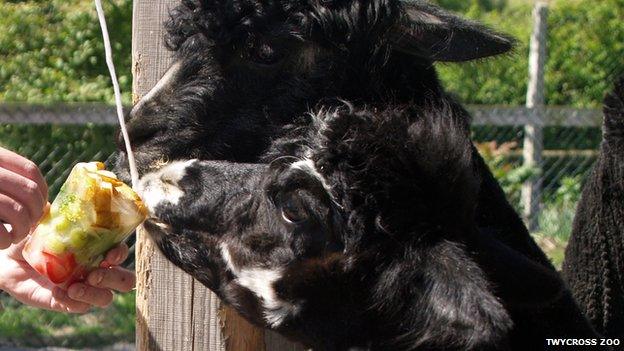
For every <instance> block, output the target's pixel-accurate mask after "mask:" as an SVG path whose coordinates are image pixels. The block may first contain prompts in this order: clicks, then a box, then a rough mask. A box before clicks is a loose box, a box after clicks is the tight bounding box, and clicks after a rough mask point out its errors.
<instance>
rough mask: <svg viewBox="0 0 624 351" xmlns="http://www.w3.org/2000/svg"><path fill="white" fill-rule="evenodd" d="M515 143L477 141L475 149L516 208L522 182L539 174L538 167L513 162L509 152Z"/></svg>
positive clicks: (518, 203) (514, 146)
mask: <svg viewBox="0 0 624 351" xmlns="http://www.w3.org/2000/svg"><path fill="white" fill-rule="evenodd" d="M515 148H516V144H515V143H512V142H509V143H503V144H500V145H499V144H498V143H497V142H495V141H493V142H488V143H479V144H477V149H478V150H479V153H480V154H481V156H482V157H483V159H484V160H485V163H486V164H487V165H488V167H489V168H490V170H491V171H492V174H493V175H494V178H496V180H498V182H499V183H500V185H501V187H502V188H503V191H504V192H505V194H506V195H507V198H508V199H509V201H510V202H511V203H512V204H514V205H515V206H516V207H517V208H518V207H519V205H520V191H521V189H522V183H524V182H525V181H527V180H529V179H531V178H532V177H536V176H538V175H539V174H540V172H539V169H537V168H534V167H529V166H525V165H518V164H517V162H514V160H513V157H512V156H511V152H512V151H513V150H514V149H515Z"/></svg>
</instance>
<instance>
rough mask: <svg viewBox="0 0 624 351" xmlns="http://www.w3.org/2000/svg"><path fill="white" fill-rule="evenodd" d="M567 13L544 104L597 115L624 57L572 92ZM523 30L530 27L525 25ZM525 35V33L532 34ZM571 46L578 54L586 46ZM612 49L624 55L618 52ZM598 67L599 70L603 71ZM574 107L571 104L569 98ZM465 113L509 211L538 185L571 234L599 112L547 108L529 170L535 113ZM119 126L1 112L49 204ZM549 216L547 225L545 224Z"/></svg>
mask: <svg viewBox="0 0 624 351" xmlns="http://www.w3.org/2000/svg"><path fill="white" fill-rule="evenodd" d="M566 11H568V12H569V11H571V10H570V9H567V10H566ZM614 11H615V10H614ZM618 11H621V9H620V10H618ZM568 12H566V14H562V13H555V15H554V16H553V15H552V10H551V17H549V23H548V28H549V29H548V30H549V32H548V35H545V36H544V38H546V39H544V40H547V41H548V42H547V44H548V45H547V46H548V51H549V53H550V54H549V58H548V61H546V62H547V64H546V66H545V71H544V75H545V76H547V78H548V77H550V79H547V81H546V94H545V95H546V96H545V101H546V103H548V102H552V101H555V102H556V101H562V100H564V97H560V95H562V96H563V95H565V96H568V97H569V96H572V97H574V96H578V97H579V98H578V100H579V101H581V100H582V101H583V102H582V103H581V105H583V106H589V105H591V106H596V107H598V106H600V101H597V100H598V99H593V100H592V101H591V103H587V101H586V100H583V99H582V97H585V93H584V92H588V91H589V90H591V89H593V90H596V89H600V90H601V91H602V93H601V94H603V93H605V92H607V91H608V90H609V87H610V86H611V84H612V82H613V79H614V78H615V76H616V75H617V72H622V71H623V68H624V62H623V60H624V59H623V57H624V56H623V55H620V54H619V52H602V51H600V50H599V51H597V52H598V53H597V54H596V55H594V56H593V57H579V60H586V61H587V62H588V65H587V70H588V72H589V73H591V74H592V75H595V79H596V84H594V85H592V86H590V87H582V86H581V87H577V86H576V85H578V82H577V81H576V78H575V77H574V76H569V77H567V76H566V74H567V73H562V72H565V69H566V68H565V66H563V64H562V63H560V61H561V60H560V59H559V57H560V56H562V55H566V54H567V55H572V56H578V55H579V53H578V52H577V51H578V50H577V47H576V46H572V47H569V46H570V45H571V44H570V43H563V42H560V41H558V39H556V38H558V37H557V36H555V35H554V34H552V33H555V34H557V33H558V31H561V30H562V29H561V28H566V26H568V25H569V24H571V23H574V22H575V21H578V20H579V18H577V17H575V16H571V15H568ZM569 13H572V14H574V12H569ZM517 15H518V16H531V14H530V12H518V14H517ZM581 17H582V16H581ZM526 23H528V25H529V26H530V25H531V20H530V19H528V17H527V21H526ZM600 26H602V27H606V25H605V24H604V23H587V28H601V27H600ZM527 31H528V32H530V31H531V30H530V28H528V29H527ZM550 31H552V33H551V32H550ZM593 31H594V32H596V33H595V35H602V34H604V33H602V34H601V33H600V30H598V29H593ZM551 34H552V35H551ZM605 36H608V35H605ZM598 39H600V38H598ZM598 39H597V40H598ZM609 40H619V39H617V38H616V39H613V38H609ZM621 43H624V38H621ZM576 44H578V45H581V46H582V45H589V44H590V43H575V45H576ZM617 47H620V49H618V50H621V45H620V46H617ZM527 51H528V48H527ZM527 54H528V52H527ZM589 63H592V64H591V65H590V64H589ZM597 67H602V70H598V68H597ZM592 70H596V71H595V72H594V71H592ZM525 72H526V69H525ZM592 72H593V73H592ZM605 72H607V73H605ZM585 73H587V72H585ZM483 74H487V72H483ZM523 76H524V77H528V74H526V73H523ZM501 88H504V87H501ZM583 89H585V90H583ZM561 91H565V92H566V94H567V95H566V94H559V92H561ZM575 94H576V95H575ZM572 100H574V101H576V100H575V99H573V98H572ZM570 104H572V103H570ZM469 109H470V110H471V112H472V113H473V116H474V120H473V139H474V141H475V143H476V144H477V145H478V147H479V149H480V150H481V152H482V154H484V156H485V158H486V160H487V161H488V163H489V164H490V166H491V168H493V170H494V173H495V175H496V177H497V178H498V179H499V181H500V182H501V184H503V187H504V188H505V191H506V192H507V195H508V196H509V198H510V200H511V201H512V203H513V204H514V205H517V208H518V210H519V211H521V210H522V204H521V201H520V197H521V196H520V194H521V187H522V184H523V183H525V182H526V181H527V180H528V179H537V180H538V181H537V184H539V188H540V193H539V203H540V211H539V212H538V214H537V216H539V217H540V218H539V224H540V225H539V230H540V231H551V232H554V233H556V234H557V235H559V233H564V235H565V233H566V232H568V233H569V226H570V223H571V216H572V213H573V209H574V207H575V204H576V201H577V200H578V196H579V194H580V188H581V185H582V183H583V181H584V180H585V179H586V177H587V175H588V172H589V170H590V168H591V166H592V164H593V162H594V160H595V159H596V155H597V150H598V147H599V144H600V140H601V112H600V111H599V110H598V109H578V108H572V107H555V106H548V105H547V106H546V108H545V110H544V114H543V115H542V117H541V118H540V120H539V121H537V123H538V124H539V125H540V127H541V133H542V136H543V137H542V140H541V144H542V145H541V146H542V147H541V158H539V162H538V164H536V165H532V166H531V167H526V164H525V161H526V160H525V159H524V157H523V156H524V155H523V146H524V143H525V142H526V138H525V137H526V135H525V133H526V129H525V126H526V125H527V124H529V123H536V121H535V120H532V118H533V117H534V113H533V112H534V111H532V110H531V109H528V108H525V107H510V106H470V108H469ZM116 123H117V122H116V117H115V113H114V109H113V108H112V107H111V106H104V105H94V104H82V105H74V104H72V105H54V106H32V105H20V104H10V105H0V146H3V147H6V148H8V149H12V150H15V151H17V152H18V153H20V154H23V155H24V156H26V157H29V158H31V159H32V160H34V161H35V162H36V163H37V164H39V165H40V167H41V169H42V171H43V173H44V174H45V176H46V179H47V181H48V182H49V184H50V196H51V198H52V197H53V196H54V195H55V194H56V192H57V191H58V189H59V188H60V186H61V184H62V183H63V181H64V179H65V177H66V176H67V174H68V173H69V171H70V170H71V168H72V167H73V165H74V164H75V163H77V162H84V161H91V160H100V161H105V162H106V163H108V164H109V166H110V165H111V162H112V158H111V157H112V155H113V153H114V151H115V148H116V147H115V143H114V136H115V133H116V129H117V125H116ZM563 202H566V203H567V205H565V206H566V208H562V207H561V203H563ZM555 205H556V206H555ZM562 211H563V212H562ZM564 212H565V214H564ZM548 216H550V218H551V219H550V220H549V219H547V218H545V217H548ZM549 221H550V222H549ZM545 228H549V229H545Z"/></svg>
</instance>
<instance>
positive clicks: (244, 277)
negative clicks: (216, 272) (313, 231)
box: [219, 243, 300, 328]
mask: <svg viewBox="0 0 624 351" xmlns="http://www.w3.org/2000/svg"><path fill="white" fill-rule="evenodd" d="M219 249H220V251H221V257H222V258H223V261H224V262H225V264H226V266H227V268H228V269H229V270H230V272H232V274H233V275H234V276H235V279H234V281H235V282H236V283H237V284H238V285H240V286H243V287H245V288H247V289H249V290H250V291H251V292H253V293H254V294H255V295H256V296H257V297H258V298H259V299H260V300H261V301H262V306H263V307H264V311H263V314H264V319H265V320H266V321H267V323H268V324H269V325H270V326H271V327H273V328H275V327H278V326H279V325H280V324H282V322H284V320H285V319H286V318H287V317H288V316H292V315H295V314H297V313H298V312H299V309H300V306H298V305H296V304H292V303H290V302H286V301H283V300H280V299H279V298H278V297H277V295H276V294H275V290H274V289H273V284H274V283H275V282H276V281H277V280H279V279H280V278H281V277H282V270H281V269H267V268H243V269H239V268H238V267H236V265H235V264H234V261H233V260H232V255H231V254H230V249H229V248H228V246H227V244H226V243H221V244H220V245H219Z"/></svg>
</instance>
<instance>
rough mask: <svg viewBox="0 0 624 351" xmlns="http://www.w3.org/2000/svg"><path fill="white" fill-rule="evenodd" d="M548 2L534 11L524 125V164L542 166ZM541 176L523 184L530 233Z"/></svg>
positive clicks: (535, 219)
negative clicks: (527, 121) (526, 120)
mask: <svg viewBox="0 0 624 351" xmlns="http://www.w3.org/2000/svg"><path fill="white" fill-rule="evenodd" d="M547 18H548V5H547V4H546V3H543V2H538V3H537V4H536V5H535V9H534V10H533V21H534V22H533V34H532V35H531V44H530V54H529V86H528V89H527V101H526V107H527V108H528V111H529V113H530V115H531V116H530V118H529V123H528V124H526V125H525V126H524V145H523V157H524V165H525V166H528V167H531V168H537V169H540V168H541V166H542V150H543V146H544V145H543V133H542V128H543V125H544V70H545V65H546V40H547V37H546V35H547ZM541 183H542V179H541V176H535V177H532V178H531V179H529V180H528V181H527V182H525V183H524V184H523V186H522V208H523V215H524V219H525V221H526V223H527V225H528V227H529V230H530V231H531V232H533V231H536V230H538V229H539V222H538V214H539V206H540V198H541Z"/></svg>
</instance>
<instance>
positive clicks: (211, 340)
mask: <svg viewBox="0 0 624 351" xmlns="http://www.w3.org/2000/svg"><path fill="white" fill-rule="evenodd" d="M177 3H178V1H175V0H134V4H133V6H134V7H133V29H132V72H133V78H134V82H133V94H134V95H133V96H134V100H135V102H136V100H138V99H139V98H140V97H141V96H143V95H144V94H146V93H147V92H148V91H149V90H150V89H151V88H152V87H153V86H154V85H155V84H156V82H157V81H158V79H159V78H160V77H161V76H162V75H163V74H164V72H165V71H166V69H167V68H168V67H169V65H170V64H171V55H170V53H169V52H168V51H167V50H166V49H165V48H164V46H163V26H162V23H163V22H164V20H165V19H166V16H167V15H168V13H169V10H170V9H171V8H173V7H174V6H175V5H176V4H177ZM112 30H114V28H113V29H112ZM136 248H137V250H136V270H137V294H136V295H137V296H136V298H137V311H136V312H137V332H136V349H137V350H138V351H147V350H149V351H160V350H162V351H187V350H189V351H191V350H192V351H195V350H202V351H203V350H205V351H265V350H269V351H290V350H293V351H294V350H299V349H300V348H299V347H298V346H296V345H294V344H292V343H289V342H287V341H285V340H284V339H283V338H281V337H279V336H276V335H275V334H273V333H268V332H267V333H265V331H264V330H262V329H258V328H256V327H254V326H252V325H250V324H249V323H248V322H247V321H246V320H244V319H243V318H242V317H240V316H239V315H238V314H237V313H236V312H234V311H233V310H232V309H230V308H226V307H223V306H221V304H220V302H219V300H218V298H217V297H216V296H215V295H214V294H213V293H211V292H210V291H209V290H207V289H206V288H204V287H203V285H201V284H200V283H199V282H197V281H195V280H194V279H192V278H191V277H190V276H189V275H187V274H185V273H184V272H182V271H181V270H180V269H178V268H176V267H175V266H174V265H173V264H171V263H169V262H168V261H167V260H166V259H165V258H164V256H162V254H161V253H160V252H159V250H158V248H157V247H155V245H154V244H153V242H152V241H151V240H150V239H149V238H148V237H147V233H145V231H144V230H143V229H142V228H139V229H138V230H137V246H136Z"/></svg>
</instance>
